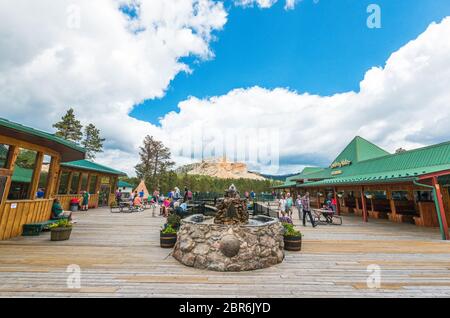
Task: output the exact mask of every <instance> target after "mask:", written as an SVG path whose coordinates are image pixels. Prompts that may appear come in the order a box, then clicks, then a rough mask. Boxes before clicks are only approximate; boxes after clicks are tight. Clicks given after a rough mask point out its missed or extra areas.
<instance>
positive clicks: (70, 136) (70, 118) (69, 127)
mask: <svg viewBox="0 0 450 318" xmlns="http://www.w3.org/2000/svg"><path fill="white" fill-rule="evenodd" d="M53 127H54V128H56V129H57V131H56V133H55V135H56V136H58V137H62V138H64V139H66V140H70V141H73V142H79V141H81V138H82V137H83V133H82V132H81V129H82V128H83V125H81V123H80V121H79V120H77V119H76V118H75V114H74V110H73V108H70V109H69V110H68V111H67V113H66V114H65V115H64V116H63V117H62V118H61V121H59V122H57V123H56V124H54V125H53Z"/></svg>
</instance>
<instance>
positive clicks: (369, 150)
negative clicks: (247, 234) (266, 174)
mask: <svg viewBox="0 0 450 318" xmlns="http://www.w3.org/2000/svg"><path fill="white" fill-rule="evenodd" d="M367 158H369V159H367ZM352 159H353V160H352ZM340 160H350V161H352V162H351V164H350V165H346V166H342V167H339V168H334V169H332V168H308V169H306V168H305V170H303V171H302V173H301V174H299V175H297V176H294V177H291V178H288V179H286V183H285V187H289V186H292V184H291V182H292V181H293V180H299V179H309V180H321V181H316V182H307V183H305V184H302V185H299V187H307V186H322V185H337V184H341V185H343V184H366V183H380V182H393V181H405V180H410V179H412V178H415V177H418V176H420V175H424V174H429V173H434V172H438V171H446V170H450V142H444V143H441V144H437V145H432V146H428V147H424V148H419V149H414V150H410V151H406V152H402V153H396V154H389V153H387V152H385V151H384V150H382V149H381V148H379V147H377V146H375V145H373V144H372V143H370V142H368V141H366V140H365V139H363V138H361V137H356V138H355V139H353V140H352V142H351V143H350V144H349V145H348V146H347V147H346V148H345V149H344V151H342V152H341V154H340V155H339V156H338V157H337V158H336V161H340ZM281 187H282V186H281Z"/></svg>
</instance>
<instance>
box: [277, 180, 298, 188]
mask: <svg viewBox="0 0 450 318" xmlns="http://www.w3.org/2000/svg"><path fill="white" fill-rule="evenodd" d="M296 184H297V182H295V181H289V182H285V183H283V184H281V185H279V186H276V187H272V188H273V189H284V188H293V187H295V185H296Z"/></svg>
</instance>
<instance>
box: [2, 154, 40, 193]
mask: <svg viewBox="0 0 450 318" xmlns="http://www.w3.org/2000/svg"><path fill="white" fill-rule="evenodd" d="M36 158H37V152H36V151H32V150H28V149H23V148H20V149H19V155H18V156H17V159H16V163H15V165H14V172H13V175H12V178H11V187H10V189H9V194H8V200H26V199H30V197H31V196H30V191H31V182H32V180H33V173H34V169H35V168H36Z"/></svg>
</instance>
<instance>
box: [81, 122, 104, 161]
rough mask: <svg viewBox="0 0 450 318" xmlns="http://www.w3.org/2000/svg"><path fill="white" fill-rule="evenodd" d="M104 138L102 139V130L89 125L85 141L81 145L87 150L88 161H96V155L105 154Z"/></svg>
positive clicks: (85, 129) (85, 133)
mask: <svg viewBox="0 0 450 318" xmlns="http://www.w3.org/2000/svg"><path fill="white" fill-rule="evenodd" d="M104 141H105V139H104V138H101V137H100V130H99V129H97V128H96V127H95V126H94V125H93V124H89V125H87V126H86V127H85V128H84V139H83V141H82V142H81V145H82V146H83V147H84V148H85V149H86V156H87V157H88V159H91V160H92V159H95V154H96V153H99V152H103V142H104Z"/></svg>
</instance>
